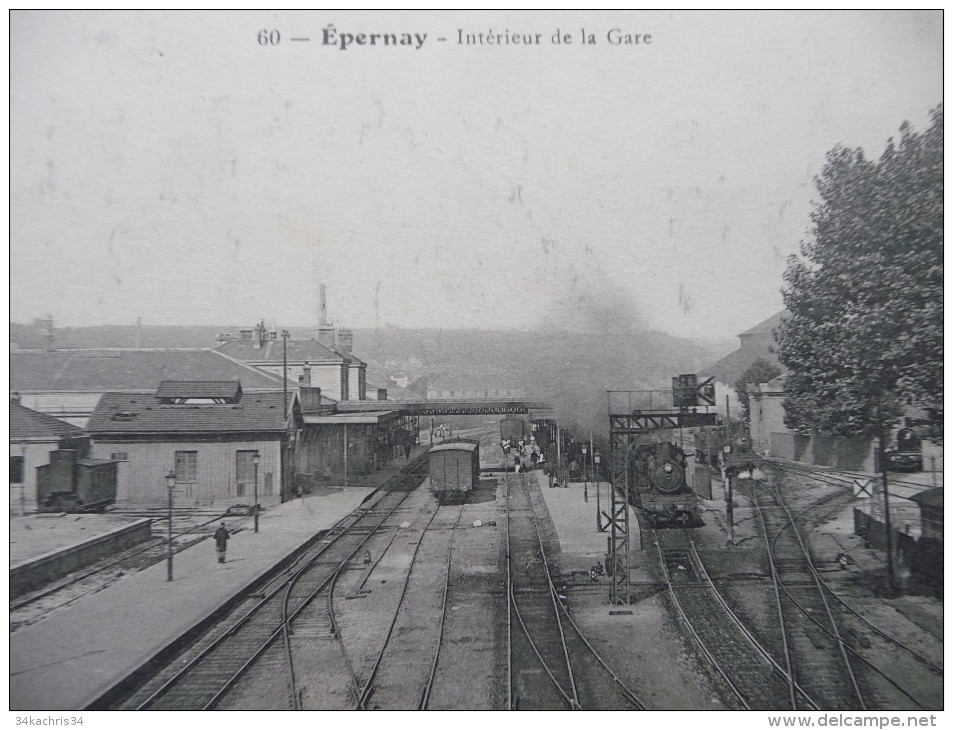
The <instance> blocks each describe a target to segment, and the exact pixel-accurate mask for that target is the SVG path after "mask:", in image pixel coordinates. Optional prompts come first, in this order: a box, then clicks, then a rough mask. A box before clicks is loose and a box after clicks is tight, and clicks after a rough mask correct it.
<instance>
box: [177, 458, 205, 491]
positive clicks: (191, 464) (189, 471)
mask: <svg viewBox="0 0 953 730" xmlns="http://www.w3.org/2000/svg"><path fill="white" fill-rule="evenodd" d="M198 471H199V452H198V451H176V452H175V483H176V484H195V482H197V481H198V479H197V477H198Z"/></svg>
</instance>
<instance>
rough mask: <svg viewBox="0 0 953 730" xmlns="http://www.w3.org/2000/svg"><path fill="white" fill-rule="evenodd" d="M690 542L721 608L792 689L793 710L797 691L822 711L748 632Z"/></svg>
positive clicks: (702, 574)
mask: <svg viewBox="0 0 953 730" xmlns="http://www.w3.org/2000/svg"><path fill="white" fill-rule="evenodd" d="M688 542H689V551H690V552H689V555H690V557H691V559H692V562H693V563H694V565H695V567H696V569H697V570H698V572H699V575H701V577H702V578H703V579H704V580H705V582H706V583H707V584H708V587H709V588H711V590H712V593H714V595H715V598H717V599H718V602H719V603H720V604H721V607H722V608H723V609H724V610H725V613H727V614H728V616H729V617H730V618H731V620H732V621H733V622H734V624H735V625H736V626H737V627H738V629H739V630H740V631H741V633H742V634H744V636H745V638H747V639H748V641H749V642H750V643H751V645H752V646H753V647H754V648H755V650H756V651H757V652H758V653H759V654H760V655H761V656H762V657H764V659H765V660H767V662H768V663H769V664H771V666H772V667H774V669H775V671H777V672H778V674H780V675H781V677H783V678H784V679H785V680H786V681H787V683H788V686H789V687H790V688H791V689H790V692H791V707H792V709H795V710H796V709H797V704H796V703H795V702H794V691H795V690H797V691H798V692H800V693H801V696H802V697H803V698H804V699H805V700H807V702H808V704H810V705H811V709H814V710H820V709H821V708H820V706H819V705H818V704H817V702H815V701H814V700H813V699H812V698H811V696H810V695H809V694H808V693H807V690H805V689H804V688H803V687H801V686H800V685H798V683H797V681H796V680H795V679H794V675H793V673H792V672H791V671H790V670H789V669H788V670H786V669H785V668H784V667H782V666H781V665H780V664H778V662H777V661H776V660H775V658H774V657H773V656H771V652H769V651H768V650H767V649H766V648H765V647H764V646H763V645H762V644H761V643H760V642H759V641H758V640H757V639H756V638H755V636H754V634H752V633H751V631H749V630H748V627H747V626H745V624H744V622H743V621H742V620H741V619H740V618H738V616H737V614H735V612H734V611H733V610H732V609H731V607H730V606H729V605H728V602H727V601H726V600H725V597H724V596H722V595H721V592H720V591H719V590H718V588H717V587H716V586H715V583H714V581H713V580H712V579H711V576H709V575H708V570H707V569H706V568H705V564H704V562H703V561H702V559H701V555H699V554H698V550H697V549H696V547H695V541H694V540H692V539H691V537H688ZM775 590H777V586H775ZM781 630H782V632H783V631H784V618H783V617H782V618H781ZM783 643H784V648H785V659H786V663H787V666H788V667H790V660H791V658H790V655H789V654H788V653H787V639H786V637H785V638H784V642H783Z"/></svg>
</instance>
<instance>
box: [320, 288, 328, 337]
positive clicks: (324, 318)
mask: <svg viewBox="0 0 953 730" xmlns="http://www.w3.org/2000/svg"><path fill="white" fill-rule="evenodd" d="M327 324H328V287H327V286H326V285H324V284H318V327H326V326H327Z"/></svg>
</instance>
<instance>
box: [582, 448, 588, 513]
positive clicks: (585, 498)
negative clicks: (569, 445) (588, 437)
mask: <svg viewBox="0 0 953 730" xmlns="http://www.w3.org/2000/svg"><path fill="white" fill-rule="evenodd" d="M588 453H589V447H588V446H586V445H585V444H583V445H582V478H583V482H584V486H583V488H582V499H583V501H584V502H588V501H589V470H588V469H587V468H586V455H587V454H588Z"/></svg>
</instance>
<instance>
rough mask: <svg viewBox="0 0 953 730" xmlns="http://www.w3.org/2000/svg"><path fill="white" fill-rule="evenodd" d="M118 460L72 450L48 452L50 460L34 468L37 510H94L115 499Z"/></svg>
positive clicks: (107, 504) (102, 507)
mask: <svg viewBox="0 0 953 730" xmlns="http://www.w3.org/2000/svg"><path fill="white" fill-rule="evenodd" d="M118 467H119V463H118V462H116V461H111V460H107V459H83V458H79V456H78V455H77V452H76V451H74V450H72V449H58V450H56V451H52V452H50V463H49V464H45V465H43V466H39V467H37V469H36V477H37V486H36V494H37V503H38V505H37V507H38V509H39V511H40V512H98V511H102V510H103V509H105V508H106V507H108V506H109V505H111V504H113V503H114V502H115V501H116V485H117V482H118V477H117V473H118V472H117V470H118Z"/></svg>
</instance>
